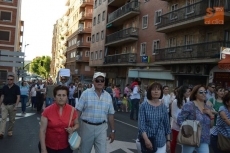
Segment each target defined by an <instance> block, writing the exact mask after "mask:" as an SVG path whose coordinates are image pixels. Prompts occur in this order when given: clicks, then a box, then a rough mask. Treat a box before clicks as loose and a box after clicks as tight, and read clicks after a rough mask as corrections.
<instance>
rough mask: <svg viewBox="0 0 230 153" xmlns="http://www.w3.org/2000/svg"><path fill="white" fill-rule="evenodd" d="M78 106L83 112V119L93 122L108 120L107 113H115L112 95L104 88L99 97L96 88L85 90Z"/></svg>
mask: <svg viewBox="0 0 230 153" xmlns="http://www.w3.org/2000/svg"><path fill="white" fill-rule="evenodd" d="M76 108H77V110H79V111H81V112H82V114H81V119H82V120H87V121H88V122H91V123H101V122H103V121H106V122H107V115H108V114H114V113H115V111H114V108H113V103H112V98H111V95H110V94H109V93H108V92H106V91H105V90H103V92H102V93H101V96H100V97H98V95H97V93H96V92H95V89H94V88H90V89H87V90H85V91H83V93H82V95H81V97H80V99H79V103H78V104H77V106H76Z"/></svg>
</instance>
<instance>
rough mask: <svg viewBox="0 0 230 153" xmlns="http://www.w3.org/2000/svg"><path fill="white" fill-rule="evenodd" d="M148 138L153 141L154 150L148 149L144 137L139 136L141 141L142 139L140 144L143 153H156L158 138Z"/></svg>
mask: <svg viewBox="0 0 230 153" xmlns="http://www.w3.org/2000/svg"><path fill="white" fill-rule="evenodd" d="M148 138H149V140H150V142H151V143H152V146H153V150H150V149H148V148H147V147H146V146H145V140H144V139H143V137H142V136H139V141H140V144H141V152H142V153H155V152H156V151H157V146H156V138H155V137H154V136H153V137H148Z"/></svg>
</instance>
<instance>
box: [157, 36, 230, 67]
mask: <svg viewBox="0 0 230 153" xmlns="http://www.w3.org/2000/svg"><path fill="white" fill-rule="evenodd" d="M220 47H230V41H228V42H224V41H214V42H205V43H198V44H191V45H184V46H176V47H169V48H162V49H156V50H155V52H156V55H155V62H156V63H157V64H171V63H188V62H191V61H190V60H193V61H195V60H196V61H197V62H216V61H219V59H220Z"/></svg>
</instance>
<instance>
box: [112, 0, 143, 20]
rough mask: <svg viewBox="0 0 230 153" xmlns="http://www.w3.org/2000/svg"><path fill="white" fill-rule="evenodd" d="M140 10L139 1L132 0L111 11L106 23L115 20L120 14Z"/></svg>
mask: <svg viewBox="0 0 230 153" xmlns="http://www.w3.org/2000/svg"><path fill="white" fill-rule="evenodd" d="M139 10H140V3H139V2H138V1H132V2H129V3H127V4H125V5H124V6H122V7H120V8H119V9H117V10H116V11H114V12H112V13H110V14H109V16H108V23H110V22H112V21H113V20H116V19H117V18H120V17H121V16H123V15H125V14H127V13H129V12H131V11H136V12H138V11H139Z"/></svg>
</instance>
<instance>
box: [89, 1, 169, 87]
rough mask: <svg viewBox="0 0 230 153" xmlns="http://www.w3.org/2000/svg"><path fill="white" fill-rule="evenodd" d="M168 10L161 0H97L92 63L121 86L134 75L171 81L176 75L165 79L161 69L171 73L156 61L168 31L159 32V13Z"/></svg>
mask: <svg viewBox="0 0 230 153" xmlns="http://www.w3.org/2000/svg"><path fill="white" fill-rule="evenodd" d="M166 9H167V3H166V2H163V1H160V0H155V1H146V0H124V1H120V0H95V2H94V11H93V28H92V42H91V47H90V66H91V67H94V68H95V71H102V72H105V73H106V75H107V78H108V80H106V81H107V83H108V82H110V83H113V84H117V85H118V84H119V85H121V88H124V85H125V84H126V83H127V82H130V78H131V79H132V78H140V79H141V80H142V82H143V83H144V84H148V83H149V82H153V81H154V80H158V81H159V80H164V81H165V80H169V82H170V83H171V82H172V80H173V76H170V77H168V78H166V77H164V78H163V79H162V77H161V76H160V72H162V73H165V74H169V75H170V74H171V73H170V72H169V71H168V70H165V69H164V67H162V66H156V65H155V64H154V60H155V53H154V49H156V48H159V47H160V46H164V45H165V36H164V34H162V33H158V32H156V27H155V22H156V21H155V16H156V15H159V14H158V12H157V11H158V10H161V11H166Z"/></svg>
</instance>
